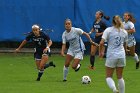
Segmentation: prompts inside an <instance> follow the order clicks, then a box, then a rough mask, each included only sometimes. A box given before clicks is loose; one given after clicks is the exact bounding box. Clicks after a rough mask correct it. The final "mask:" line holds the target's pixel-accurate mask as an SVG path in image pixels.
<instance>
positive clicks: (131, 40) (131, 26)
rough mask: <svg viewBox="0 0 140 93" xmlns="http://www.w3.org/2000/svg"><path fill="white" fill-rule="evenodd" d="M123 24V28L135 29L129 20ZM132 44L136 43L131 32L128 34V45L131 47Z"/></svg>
mask: <svg viewBox="0 0 140 93" xmlns="http://www.w3.org/2000/svg"><path fill="white" fill-rule="evenodd" d="M123 24H124V29H126V30H130V29H135V26H134V24H133V23H132V22H131V21H128V22H123ZM134 45H136V40H135V37H134V34H133V33H131V34H128V47H132V46H134Z"/></svg>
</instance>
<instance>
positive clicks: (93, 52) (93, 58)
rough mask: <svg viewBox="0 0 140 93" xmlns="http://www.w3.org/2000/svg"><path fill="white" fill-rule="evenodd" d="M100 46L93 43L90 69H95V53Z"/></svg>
mask: <svg viewBox="0 0 140 93" xmlns="http://www.w3.org/2000/svg"><path fill="white" fill-rule="evenodd" d="M97 49H98V47H97V46H95V45H91V52H90V65H91V66H90V69H94V62H95V54H96V52H97Z"/></svg>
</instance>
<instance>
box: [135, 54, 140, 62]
mask: <svg viewBox="0 0 140 93" xmlns="http://www.w3.org/2000/svg"><path fill="white" fill-rule="evenodd" d="M134 60H135V61H136V62H139V61H140V60H139V58H138V55H137V54H136V53H135V56H134Z"/></svg>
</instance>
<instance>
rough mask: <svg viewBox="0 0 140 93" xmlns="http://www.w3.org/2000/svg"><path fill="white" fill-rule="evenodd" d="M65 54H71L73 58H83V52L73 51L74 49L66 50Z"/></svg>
mask: <svg viewBox="0 0 140 93" xmlns="http://www.w3.org/2000/svg"><path fill="white" fill-rule="evenodd" d="M67 54H68V55H71V56H72V57H74V59H80V60H83V54H84V52H82V51H78V52H74V51H71V50H68V52H67Z"/></svg>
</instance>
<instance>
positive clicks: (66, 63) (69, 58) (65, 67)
mask: <svg viewBox="0 0 140 93" xmlns="http://www.w3.org/2000/svg"><path fill="white" fill-rule="evenodd" d="M72 59H73V56H71V55H70V54H67V55H66V60H65V65H64V68H63V81H64V82H65V81H67V75H68V70H69V65H70V62H71V61H72Z"/></svg>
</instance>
